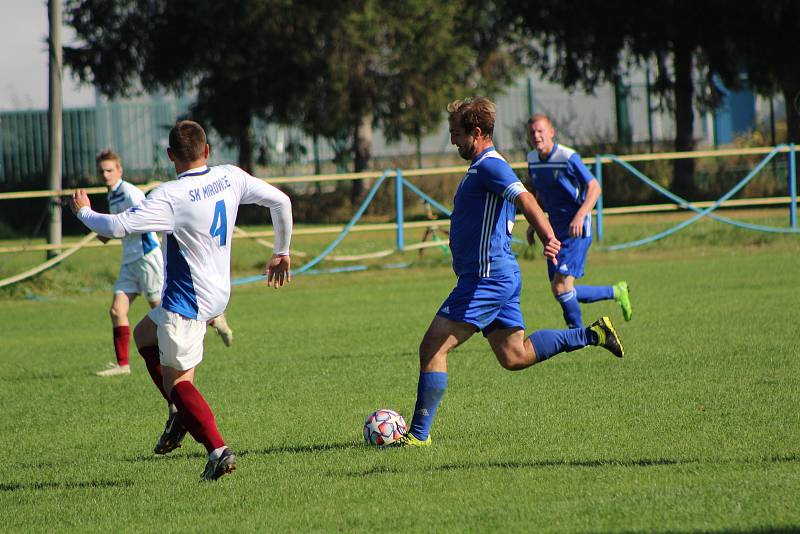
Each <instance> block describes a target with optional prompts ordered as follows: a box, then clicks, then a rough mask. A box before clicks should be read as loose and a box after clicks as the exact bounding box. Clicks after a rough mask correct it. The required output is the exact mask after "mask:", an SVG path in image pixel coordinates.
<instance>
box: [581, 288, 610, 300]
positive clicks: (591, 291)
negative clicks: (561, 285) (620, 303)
mask: <svg viewBox="0 0 800 534" xmlns="http://www.w3.org/2000/svg"><path fill="white" fill-rule="evenodd" d="M575 293H576V296H577V297H578V302H597V301H598V300H611V299H613V298H614V286H575Z"/></svg>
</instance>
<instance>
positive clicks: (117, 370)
mask: <svg viewBox="0 0 800 534" xmlns="http://www.w3.org/2000/svg"><path fill="white" fill-rule="evenodd" d="M95 374H96V375H97V376H120V375H129V374H131V366H130V365H117V364H116V363H114V362H109V363H108V364H107V365H106V368H105V369H104V370H102V371H98V372H96V373H95Z"/></svg>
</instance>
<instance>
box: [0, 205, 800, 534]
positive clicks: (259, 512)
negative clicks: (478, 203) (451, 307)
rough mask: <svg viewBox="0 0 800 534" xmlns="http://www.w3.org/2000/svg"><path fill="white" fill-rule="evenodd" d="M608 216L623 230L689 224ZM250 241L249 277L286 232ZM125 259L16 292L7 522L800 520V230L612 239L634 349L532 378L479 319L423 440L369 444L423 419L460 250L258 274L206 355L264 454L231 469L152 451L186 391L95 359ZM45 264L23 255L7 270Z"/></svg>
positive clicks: (296, 527)
mask: <svg viewBox="0 0 800 534" xmlns="http://www.w3.org/2000/svg"><path fill="white" fill-rule="evenodd" d="M609 224H610V226H609V228H608V229H607V231H608V235H609V236H613V238H614V239H617V240H618V241H621V240H625V239H628V238H634V237H639V236H641V235H643V234H646V233H651V232H652V231H654V230H658V229H661V228H664V227H666V226H668V225H669V224H670V217H661V218H653V219H652V220H650V219H647V218H642V217H639V218H636V219H631V220H625V219H617V220H616V221H615V222H611V219H609ZM783 224H785V221H784V222H783ZM327 239H328V240H329V239H330V238H327ZM359 239H361V240H362V241H364V242H366V241H367V238H366V237H363V238H361V237H356V236H354V240H355V243H354V244H352V245H350V246H352V247H354V248H358V247H360V246H361V245H359ZM324 243H325V239H322V238H319V239H318V241H313V240H311V239H306V240H300V239H298V240H296V241H295V245H296V246H297V247H298V248H300V249H308V250H319V249H321V247H322V246H324ZM389 243H390V241H389ZM235 247H238V248H239V249H240V250H239V251H238V252H237V256H236V258H235V261H234V266H235V269H236V276H244V275H249V274H254V273H255V272H257V270H258V264H259V262H260V261H261V258H262V257H263V256H264V251H263V249H259V248H258V246H256V245H247V244H245V243H244V242H237V245H235ZM379 248H380V247H379ZM118 254H119V249H118V248H116V249H111V248H104V249H93V250H91V251H86V252H85V253H84V252H83V251H82V252H81V253H79V254H78V255H76V256H74V257H73V258H70V259H69V260H67V262H66V263H65V264H64V265H62V266H61V267H59V268H58V269H55V270H52V271H49V272H48V273H45V274H44V275H43V276H42V277H40V279H38V280H35V281H32V282H28V283H26V284H24V285H23V286H18V287H17V288H15V289H12V290H7V291H6V292H5V293H2V294H0V324H3V325H4V327H5V328H4V333H3V335H2V337H0V406H2V414H3V416H2V423H3V424H2V436H3V438H4V439H3V443H4V445H5V447H4V457H3V461H2V462H0V519H1V520H2V523H0V525H2V526H0V529H1V530H3V531H6V532H33V531H48V532H52V531H96V532H101V531H102V532H111V531H156V530H159V531H197V532H201V531H202V532H207V531H212V530H213V531H236V532H238V531H254V532H263V531H275V532H285V531H303V532H305V531H326V532H327V531H344V532H353V531H390V532H391V531H415V532H428V531H434V532H444V531H449V532H465V531H467V532H488V531H503V532H505V531H516V532H612V531H614V532H642V531H647V532H774V531H784V532H794V531H798V530H800V409H799V408H800V359H799V358H800V342H798V340H797V324H798V322H799V321H798V319H799V318H800V314H799V313H798V303H800V284H798V273H800V269H799V267H800V239H798V238H797V237H796V236H773V235H766V234H756V233H751V232H744V231H740V230H735V229H727V227H722V226H720V225H717V224H713V223H708V224H707V225H702V224H701V225H698V226H697V227H692V229H690V230H688V231H687V232H683V233H681V234H679V235H678V236H675V237H674V238H671V239H669V240H665V241H663V242H660V243H657V244H655V245H652V246H650V247H646V248H643V249H636V250H629V251H625V252H620V253H607V252H600V251H599V247H598V250H597V251H595V252H593V253H592V254H591V256H590V260H589V265H588V275H587V277H586V278H585V279H584V281H585V282H586V283H588V284H603V283H608V282H613V281H616V280H618V279H620V278H626V279H627V280H628V281H629V282H630V284H631V286H632V288H633V299H634V319H633V321H631V322H630V323H625V324H620V323H621V317H620V313H619V310H618V309H616V307H615V306H614V305H613V303H595V304H591V305H584V307H583V310H584V319H586V320H587V321H588V320H592V319H594V318H595V317H596V316H599V315H602V314H608V315H610V316H611V317H612V319H613V320H614V321H615V322H617V324H618V326H619V330H620V331H621V336H622V337H623V341H624V342H625V345H626V357H625V358H624V359H622V360H617V359H616V358H613V357H611V356H610V355H608V353H606V352H604V351H602V350H601V349H596V348H590V349H586V350H584V351H580V352H575V353H571V354H567V355H560V356H557V357H555V358H553V359H552V360H549V361H548V362H546V363H544V364H542V365H537V366H535V367H533V368H531V369H528V370H526V371H522V372H518V373H511V372H508V371H505V370H503V369H502V368H500V366H499V365H498V364H497V362H496V361H495V360H494V357H493V356H492V354H491V351H490V350H489V348H488V345H487V344H486V342H485V341H484V340H483V339H482V338H481V337H480V336H476V337H474V338H473V339H472V340H470V341H469V342H468V343H467V344H465V345H464V346H463V347H461V348H459V349H458V350H457V351H456V352H455V353H454V354H453V355H452V356H451V358H450V381H449V386H448V390H447V392H446V394H445V397H444V400H443V403H442V406H441V408H440V410H439V413H438V414H437V420H436V422H435V424H434V427H433V433H432V436H433V440H434V446H433V447H431V448H429V449H422V450H394V449H392V450H380V449H374V448H369V447H367V446H365V445H364V444H363V441H362V437H361V425H362V423H363V420H364V418H365V417H366V416H367V415H368V414H369V413H370V412H371V411H372V410H374V409H376V408H379V407H389V408H394V409H396V410H398V411H400V412H401V413H403V414H404V415H406V416H407V417H409V416H410V412H411V410H412V408H413V403H414V398H415V392H416V380H417V372H418V364H417V357H416V350H417V345H418V343H419V340H420V338H421V335H422V333H423V332H424V330H425V328H426V327H427V325H428V323H429V322H430V319H431V318H432V316H433V314H434V313H435V312H436V310H437V307H438V305H439V304H440V303H441V301H442V300H443V299H444V297H445V296H446V295H447V293H448V292H449V290H450V289H451V287H452V285H453V283H454V277H453V275H452V272H451V271H450V270H449V268H448V266H447V259H446V257H444V254H441V252H436V251H429V252H427V253H426V255H425V257H424V258H423V261H419V260H418V258H417V256H416V253H414V254H411V255H406V257H405V258H404V259H405V260H409V261H410V260H414V261H413V265H412V266H411V267H410V268H407V269H378V268H374V269H370V270H367V271H365V272H359V273H350V274H335V275H333V274H325V275H317V276H298V277H296V278H295V280H294V281H293V283H292V285H291V286H290V287H288V288H286V289H284V290H281V291H272V290H268V289H266V288H265V287H263V286H262V285H260V284H248V285H242V286H237V287H236V288H235V289H234V292H233V298H232V301H231V304H230V307H229V311H228V316H229V320H230V322H231V325H232V326H233V327H234V329H235V332H236V338H235V342H234V345H233V347H231V348H230V349H225V347H224V346H223V345H222V344H221V343H220V342H219V341H218V340H217V339H214V338H213V333H209V335H208V338H207V340H206V357H205V360H204V362H203V364H202V365H201V366H200V368H199V370H198V380H197V382H198V384H199V387H200V389H201V391H203V392H204V394H205V395H206V397H207V398H208V400H209V402H210V403H211V405H212V407H213V408H214V409H215V412H216V415H217V421H218V423H219V425H220V429H221V431H222V433H223V435H224V436H225V438H226V440H227V441H228V443H229V445H230V446H231V447H232V448H233V449H234V450H235V451H236V452H237V454H238V456H239V469H238V470H237V471H236V472H235V473H233V474H232V475H230V476H227V477H224V478H223V479H222V480H220V481H219V482H218V483H215V484H199V483H198V482H197V480H198V478H199V475H200V473H201V471H202V468H203V466H204V464H205V457H204V456H205V455H204V452H205V451H204V450H203V449H202V447H201V446H200V445H198V444H196V443H194V442H193V441H192V440H191V439H190V438H187V441H186V442H185V443H184V447H183V448H181V449H179V450H177V451H175V452H173V453H172V454H170V455H169V456H166V457H156V456H154V455H153V454H152V453H151V449H152V446H153V444H154V443H155V440H156V439H157V437H158V435H159V434H160V432H161V430H162V427H163V423H164V420H165V416H166V410H165V407H164V405H163V400H161V399H160V396H159V395H158V393H157V392H156V391H155V389H154V387H153V386H152V384H151V383H150V381H149V378H148V376H147V373H146V370H145V368H144V365H143V363H142V361H141V359H140V358H139V357H138V356H132V368H133V374H132V376H130V377H124V378H118V379H100V378H97V377H95V376H93V375H92V373H93V371H96V370H98V369H99V367H100V366H101V365H102V364H103V363H104V362H106V361H108V360H110V359H111V358H112V355H113V354H112V346H111V332H110V327H109V321H108V317H107V307H108V305H109V304H110V284H111V282H112V281H113V277H114V274H115V271H116V267H117V264H116V262H117V261H118ZM437 254H438V255H439V256H440V257H437ZM40 255H41V254H40ZM398 259H399V258H398ZM23 260H25V255H24V254H21V255H16V256H15V257H13V258H11V257H8V256H3V257H0V262H3V263H4V265H3V266H2V269H0V271H5V272H2V273H1V274H9V271H15V269H16V268H17V267H19V266H20V265H21V263H20V262H22V261H23ZM521 265H522V270H523V275H524V279H525V288H524V290H523V313H524V314H525V317H526V321H527V323H528V327H529V329H530V328H560V327H561V324H562V319H561V314H560V308H559V307H558V306H557V304H556V302H555V301H554V300H553V299H552V297H551V296H550V294H549V288H548V286H547V283H546V277H545V275H544V265H543V264H542V261H541V259H540V258H537V259H535V260H524V261H522V262H521ZM16 270H19V269H16ZM145 308H146V306H145V305H144V304H143V303H142V302H140V301H137V302H136V303H135V305H134V307H133V309H132V312H131V317H132V318H138V317H141V315H143V314H144V313H145Z"/></svg>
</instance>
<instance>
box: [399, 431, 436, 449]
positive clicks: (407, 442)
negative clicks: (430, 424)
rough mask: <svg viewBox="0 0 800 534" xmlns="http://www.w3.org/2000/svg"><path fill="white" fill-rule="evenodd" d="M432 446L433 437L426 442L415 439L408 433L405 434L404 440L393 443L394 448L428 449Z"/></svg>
mask: <svg viewBox="0 0 800 534" xmlns="http://www.w3.org/2000/svg"><path fill="white" fill-rule="evenodd" d="M430 444H431V437H430V436H428V439H426V440H425V441H420V440H418V439H417V438H415V437H414V434H412V433H410V432H409V433H408V434H405V435H404V436H403V437H402V438H400V439H398V440H397V441H395V442H394V443H392V447H428V446H430Z"/></svg>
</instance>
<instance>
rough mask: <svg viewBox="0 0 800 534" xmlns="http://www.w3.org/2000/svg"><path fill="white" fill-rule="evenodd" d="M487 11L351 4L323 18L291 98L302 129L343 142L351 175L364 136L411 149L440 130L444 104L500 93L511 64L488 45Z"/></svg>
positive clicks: (455, 3) (428, 0)
mask: <svg viewBox="0 0 800 534" xmlns="http://www.w3.org/2000/svg"><path fill="white" fill-rule="evenodd" d="M491 4H492V3H491V2H484V3H483V5H476V4H475V3H468V2H465V1H463V0H445V1H435V0H407V1H405V2H389V3H386V2H378V1H377V0H361V1H355V2H350V3H348V4H346V5H345V6H336V7H335V8H334V7H332V8H330V13H329V16H328V17H326V21H327V25H326V27H324V28H320V32H319V33H318V34H317V39H318V44H317V50H318V51H319V53H320V60H319V62H318V63H317V64H316V68H315V69H314V74H315V77H316V79H315V80H314V83H312V84H310V85H309V86H307V87H306V92H305V94H304V96H302V97H300V98H302V100H303V101H304V102H303V103H302V104H300V106H301V107H302V108H303V110H304V116H303V120H302V124H303V127H304V129H305V130H306V131H308V132H309V133H310V134H312V135H314V136H318V135H319V136H322V137H326V138H328V139H331V140H335V141H338V142H339V143H341V142H343V141H344V142H347V141H348V140H349V142H350V143H351V146H352V154H353V162H354V169H353V170H354V171H355V172H360V171H363V170H366V169H367V168H368V167H369V164H370V158H371V155H370V152H371V143H372V136H373V129H374V128H376V127H380V128H382V131H383V133H384V135H385V136H386V138H387V140H389V141H396V140H399V139H400V138H402V137H410V138H416V139H419V138H420V137H421V136H423V135H425V134H426V133H428V132H430V131H432V130H433V129H434V128H436V127H437V126H438V125H439V124H440V122H441V118H442V116H443V114H444V110H445V105H446V103H447V102H448V101H449V100H451V99H453V98H455V97H457V96H464V95H465V93H466V94H472V93H473V92H475V91H478V90H480V91H492V90H497V89H498V88H499V87H501V86H502V85H504V84H506V83H507V82H508V81H509V80H510V77H511V76H512V75H513V73H514V68H515V64H514V63H513V62H511V61H509V60H508V59H509V57H508V56H506V55H504V54H503V53H502V46H503V42H502V40H500V39H497V38H496V37H494V34H493V32H492V30H493V26H492V25H493V24H494V23H495V20H494V19H493V18H492V17H491V16H490V15H491V9H490V8H491ZM481 8H483V9H482V10H481ZM487 15H489V16H487ZM360 186H361V182H360V181H357V182H354V188H353V195H352V199H353V200H355V199H356V198H357V197H358V196H359V194H360Z"/></svg>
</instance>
